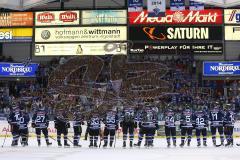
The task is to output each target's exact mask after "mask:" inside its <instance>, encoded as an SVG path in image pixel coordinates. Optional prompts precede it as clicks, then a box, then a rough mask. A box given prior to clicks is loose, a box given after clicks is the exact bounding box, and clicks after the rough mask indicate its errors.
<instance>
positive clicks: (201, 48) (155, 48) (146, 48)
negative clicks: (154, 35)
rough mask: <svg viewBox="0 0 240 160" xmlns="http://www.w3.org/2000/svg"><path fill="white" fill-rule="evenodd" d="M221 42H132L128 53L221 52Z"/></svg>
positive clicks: (202, 53)
mask: <svg viewBox="0 0 240 160" xmlns="http://www.w3.org/2000/svg"><path fill="white" fill-rule="evenodd" d="M222 53H223V44H222V43H207V44H204V43H163V44H161V43H134V44H133V46H132V48H131V49H130V54H164V55H169V54H201V55H205V54H213V55H215V54H222Z"/></svg>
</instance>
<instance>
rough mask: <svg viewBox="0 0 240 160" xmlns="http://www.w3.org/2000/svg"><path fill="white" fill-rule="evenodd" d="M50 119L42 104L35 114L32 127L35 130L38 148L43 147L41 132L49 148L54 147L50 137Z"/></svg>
mask: <svg viewBox="0 0 240 160" xmlns="http://www.w3.org/2000/svg"><path fill="white" fill-rule="evenodd" d="M48 126H49V117H48V112H47V110H46V108H45V107H44V106H43V105H42V104H41V105H39V106H38V109H37V110H36V112H35V113H34V114H33V117H32V127H33V128H35V132H36V135H37V142H38V146H41V132H42V133H43V135H44V137H45V140H46V144H47V146H50V145H52V143H50V142H49V137H48Z"/></svg>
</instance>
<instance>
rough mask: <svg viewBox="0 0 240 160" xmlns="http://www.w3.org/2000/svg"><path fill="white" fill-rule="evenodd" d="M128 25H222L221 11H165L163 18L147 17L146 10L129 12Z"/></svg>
mask: <svg viewBox="0 0 240 160" xmlns="http://www.w3.org/2000/svg"><path fill="white" fill-rule="evenodd" d="M129 17H130V18H129V23H130V24H222V23H223V21H222V10H219V9H206V10H202V11H190V10H185V11H171V10H167V11H166V16H165V17H148V12H147V10H144V11H142V12H129Z"/></svg>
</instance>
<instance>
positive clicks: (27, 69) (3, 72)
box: [0, 63, 39, 77]
mask: <svg viewBox="0 0 240 160" xmlns="http://www.w3.org/2000/svg"><path fill="white" fill-rule="evenodd" d="M38 66H39V65H38V64H37V63H30V64H28V65H26V64H24V63H0V77H36V72H37V70H38Z"/></svg>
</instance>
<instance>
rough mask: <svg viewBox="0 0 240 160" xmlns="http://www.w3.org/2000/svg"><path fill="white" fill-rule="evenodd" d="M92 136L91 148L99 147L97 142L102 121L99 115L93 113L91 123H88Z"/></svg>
mask: <svg viewBox="0 0 240 160" xmlns="http://www.w3.org/2000/svg"><path fill="white" fill-rule="evenodd" d="M87 124H88V129H89V136H90V145H89V147H90V148H91V147H98V146H97V141H98V136H99V134H100V127H101V120H100V117H99V115H98V113H93V114H92V115H91V116H90V119H89V121H88V122H87Z"/></svg>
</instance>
